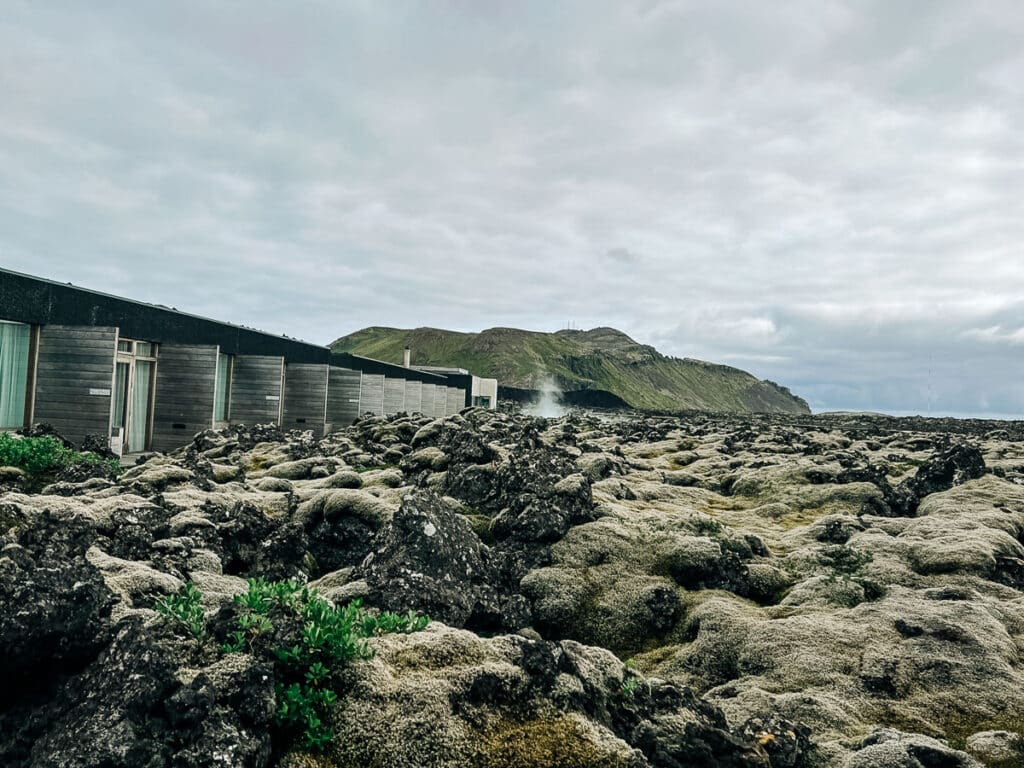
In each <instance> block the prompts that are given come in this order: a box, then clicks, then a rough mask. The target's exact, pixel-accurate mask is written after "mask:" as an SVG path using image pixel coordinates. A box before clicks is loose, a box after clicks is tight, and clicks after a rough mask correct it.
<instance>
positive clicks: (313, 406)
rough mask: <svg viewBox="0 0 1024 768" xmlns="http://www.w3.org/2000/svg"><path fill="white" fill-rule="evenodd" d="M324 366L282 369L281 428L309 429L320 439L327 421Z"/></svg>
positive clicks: (325, 368)
mask: <svg viewBox="0 0 1024 768" xmlns="http://www.w3.org/2000/svg"><path fill="white" fill-rule="evenodd" d="M327 375H328V366H326V365H309V364H301V365H295V364H292V365H286V366H285V368H284V418H283V419H282V421H281V426H282V427H283V428H284V429H302V430H306V429H311V430H313V434H314V435H316V436H317V437H323V434H324V425H325V423H326V421H327Z"/></svg>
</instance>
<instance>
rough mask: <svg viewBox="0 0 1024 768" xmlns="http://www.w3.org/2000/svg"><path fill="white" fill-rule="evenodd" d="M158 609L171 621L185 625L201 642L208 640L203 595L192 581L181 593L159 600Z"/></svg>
mask: <svg viewBox="0 0 1024 768" xmlns="http://www.w3.org/2000/svg"><path fill="white" fill-rule="evenodd" d="M156 610H157V611H158V612H159V613H160V614H162V615H163V616H165V617H167V618H168V619H170V620H171V621H175V622H177V623H178V624H180V625H181V626H183V627H185V629H187V630H188V631H189V632H190V633H192V636H193V637H194V638H195V639H196V640H198V641H199V642H200V643H202V642H203V641H204V640H206V616H205V615H204V614H203V596H202V594H201V593H200V592H199V589H198V588H197V587H196V585H195V584H193V583H192V582H189V583H188V584H186V585H185V587H184V589H182V590H181V593H180V594H178V595H172V596H171V597H162V598H160V599H159V600H157V601H156Z"/></svg>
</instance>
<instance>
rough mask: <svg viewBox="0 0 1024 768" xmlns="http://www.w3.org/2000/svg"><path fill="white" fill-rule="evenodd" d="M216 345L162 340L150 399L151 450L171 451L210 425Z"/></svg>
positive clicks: (213, 395)
mask: <svg viewBox="0 0 1024 768" xmlns="http://www.w3.org/2000/svg"><path fill="white" fill-rule="evenodd" d="M216 386H217V347H215V346H213V347H211V346H194V345H187V344H162V345H160V357H159V359H158V362H157V366H156V394H155V396H154V400H153V450H154V451H170V450H173V449H175V448H179V447H181V446H182V445H185V444H186V443H187V442H188V441H189V440H191V439H192V436H193V435H195V434H196V433H197V432H202V431H203V430H204V429H210V428H211V427H212V426H213V401H214V397H215V393H216Z"/></svg>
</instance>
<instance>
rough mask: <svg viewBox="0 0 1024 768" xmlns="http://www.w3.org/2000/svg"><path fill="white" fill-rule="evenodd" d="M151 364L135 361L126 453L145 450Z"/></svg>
mask: <svg viewBox="0 0 1024 768" xmlns="http://www.w3.org/2000/svg"><path fill="white" fill-rule="evenodd" d="M152 371H153V364H152V363H147V362H143V361H142V360H136V361H135V385H134V386H135V389H134V390H132V407H131V410H130V411H129V414H130V415H129V417H128V451H129V452H130V453H134V452H135V451H144V450H146V426H147V425H148V423H149V379H150V376H151V375H152Z"/></svg>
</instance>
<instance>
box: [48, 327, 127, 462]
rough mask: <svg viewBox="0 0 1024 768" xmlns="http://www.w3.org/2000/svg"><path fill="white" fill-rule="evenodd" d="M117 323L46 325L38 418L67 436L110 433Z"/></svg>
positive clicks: (107, 435) (74, 439) (106, 436)
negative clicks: (111, 325) (85, 326)
mask: <svg viewBox="0 0 1024 768" xmlns="http://www.w3.org/2000/svg"><path fill="white" fill-rule="evenodd" d="M116 352H117V328H98V327H93V328H79V327H72V326H66V325H47V326H44V327H43V328H42V331H41V332H40V337H39V364H38V367H37V369H36V382H37V383H36V392H35V413H34V415H33V421H34V422H35V423H36V424H40V423H42V422H46V423H47V424H51V425H52V426H53V427H54V429H56V430H57V432H59V433H60V434H61V435H63V436H64V437H66V438H67V439H68V440H70V441H72V442H74V443H80V442H81V441H82V439H83V438H84V437H85V436H86V435H99V436H100V437H101V438H102V439H103V441H104V444H106V443H107V441H109V439H110V414H111V393H112V389H113V386H114V357H115V355H116Z"/></svg>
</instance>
